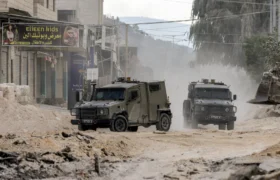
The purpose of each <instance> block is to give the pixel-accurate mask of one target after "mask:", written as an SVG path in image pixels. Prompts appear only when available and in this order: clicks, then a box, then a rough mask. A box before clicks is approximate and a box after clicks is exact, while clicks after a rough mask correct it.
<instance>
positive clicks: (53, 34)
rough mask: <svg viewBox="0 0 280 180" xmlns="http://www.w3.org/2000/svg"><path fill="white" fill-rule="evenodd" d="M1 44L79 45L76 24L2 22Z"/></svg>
mask: <svg viewBox="0 0 280 180" xmlns="http://www.w3.org/2000/svg"><path fill="white" fill-rule="evenodd" d="M2 29H3V31H2V45H3V46H42V47H46V46H48V47H79V27H78V25H61V24H20V23H4V24H3V27H2Z"/></svg>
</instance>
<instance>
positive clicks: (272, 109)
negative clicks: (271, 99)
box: [254, 105, 280, 119]
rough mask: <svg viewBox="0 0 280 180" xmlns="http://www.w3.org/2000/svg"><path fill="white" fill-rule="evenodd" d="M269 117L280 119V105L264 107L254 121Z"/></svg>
mask: <svg viewBox="0 0 280 180" xmlns="http://www.w3.org/2000/svg"><path fill="white" fill-rule="evenodd" d="M269 117H280V105H275V106H268V107H263V108H261V109H259V111H257V113H256V114H255V116H254V119H264V118H269Z"/></svg>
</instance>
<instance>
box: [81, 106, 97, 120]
mask: <svg viewBox="0 0 280 180" xmlns="http://www.w3.org/2000/svg"><path fill="white" fill-rule="evenodd" d="M80 116H81V118H82V119H94V118H96V116H97V109H96V108H81V109H80Z"/></svg>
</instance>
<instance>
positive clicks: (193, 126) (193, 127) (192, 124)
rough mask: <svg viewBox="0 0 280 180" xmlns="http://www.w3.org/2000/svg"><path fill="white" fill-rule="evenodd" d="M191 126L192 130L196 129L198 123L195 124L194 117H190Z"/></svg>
mask: <svg viewBox="0 0 280 180" xmlns="http://www.w3.org/2000/svg"><path fill="white" fill-rule="evenodd" d="M191 126H192V129H197V128H198V122H197V119H196V118H195V117H194V115H192V121H191Z"/></svg>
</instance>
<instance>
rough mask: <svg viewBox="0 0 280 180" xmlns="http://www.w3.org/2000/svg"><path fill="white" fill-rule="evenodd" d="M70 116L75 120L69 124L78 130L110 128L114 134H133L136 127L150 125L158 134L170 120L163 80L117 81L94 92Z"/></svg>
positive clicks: (164, 129)
mask: <svg viewBox="0 0 280 180" xmlns="http://www.w3.org/2000/svg"><path fill="white" fill-rule="evenodd" d="M78 98H79V97H77V99H78ZM71 115H72V116H75V117H76V119H75V120H72V124H78V126H79V130H81V131H84V130H88V129H95V130H96V128H99V127H105V128H106V127H109V128H110V130H111V131H116V132H124V131H127V130H128V131H132V132H136V131H137V130H138V127H139V126H144V127H146V128H147V127H150V126H152V125H155V126H156V129H157V130H159V131H169V129H170V126H171V119H172V113H171V110H170V102H169V100H168V97H167V94H166V88H165V82H164V81H154V82H140V81H135V80H131V79H130V78H119V79H118V80H117V81H115V82H113V83H112V84H109V85H106V86H104V87H101V88H97V89H95V93H94V96H93V99H92V101H87V102H80V103H79V104H78V105H77V106H76V107H75V108H73V109H71ZM74 121H75V122H77V123H74Z"/></svg>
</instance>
